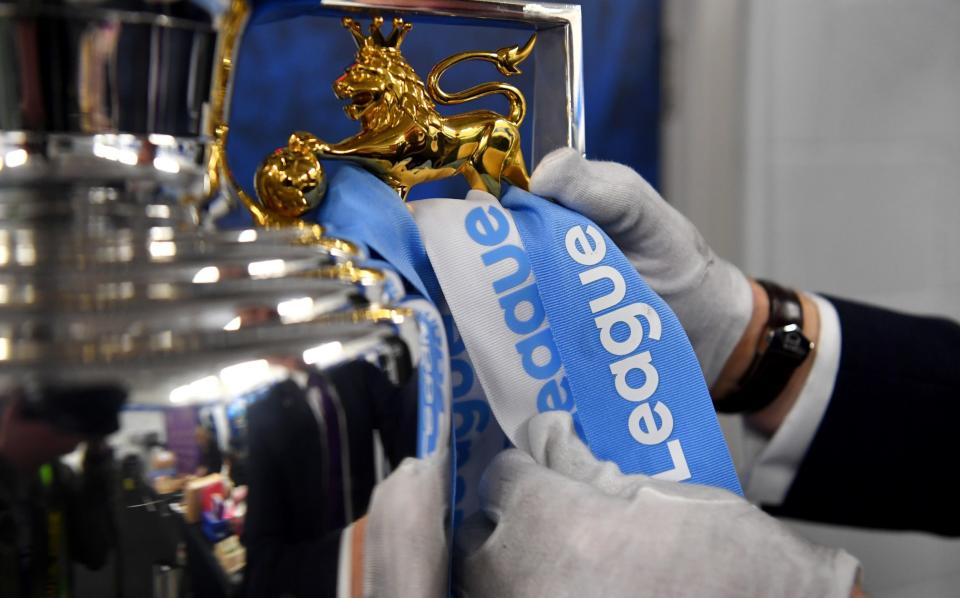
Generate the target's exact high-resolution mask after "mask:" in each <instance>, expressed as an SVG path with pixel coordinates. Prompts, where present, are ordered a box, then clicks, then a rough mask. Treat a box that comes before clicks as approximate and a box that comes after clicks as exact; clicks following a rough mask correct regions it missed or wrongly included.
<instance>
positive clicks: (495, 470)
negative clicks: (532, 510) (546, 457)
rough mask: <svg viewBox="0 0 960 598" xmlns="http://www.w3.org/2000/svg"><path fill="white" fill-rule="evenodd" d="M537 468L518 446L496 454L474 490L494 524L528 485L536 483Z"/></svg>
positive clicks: (519, 497) (538, 476)
mask: <svg viewBox="0 0 960 598" xmlns="http://www.w3.org/2000/svg"><path fill="white" fill-rule="evenodd" d="M541 473H542V471H541V468H540V467H539V466H538V465H537V464H536V463H535V462H534V460H533V458H532V457H530V455H528V454H526V453H524V452H523V451H521V450H519V449H508V450H505V451H503V452H502V453H500V454H499V455H497V456H496V457H495V458H494V459H493V461H491V462H490V465H488V466H487V469H486V471H484V472H483V476H482V477H481V478H480V486H479V488H478V489H477V492H478V494H479V497H480V508H481V509H482V510H483V511H484V513H486V515H487V517H488V518H489V519H490V520H491V521H493V522H494V523H497V522H499V521H500V519H501V517H502V515H503V513H505V512H507V511H508V510H509V509H510V507H511V506H512V505H514V504H515V503H516V502H517V501H518V500H519V499H521V498H522V497H523V495H524V494H525V490H526V488H527V487H528V486H531V485H532V486H536V484H537V480H539V479H540V477H541Z"/></svg>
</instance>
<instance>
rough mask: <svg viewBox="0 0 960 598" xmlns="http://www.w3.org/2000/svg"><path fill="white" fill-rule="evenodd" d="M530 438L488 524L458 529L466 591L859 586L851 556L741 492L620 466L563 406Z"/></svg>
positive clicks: (487, 510)
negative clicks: (592, 446)
mask: <svg viewBox="0 0 960 598" xmlns="http://www.w3.org/2000/svg"><path fill="white" fill-rule="evenodd" d="M529 438H530V442H531V446H532V452H533V457H532V458H531V457H530V456H528V455H526V454H524V453H522V452H520V451H519V450H515V449H514V450H509V451H506V452H504V453H501V454H500V455H499V456H498V457H497V458H496V459H495V460H494V461H493V463H492V464H491V465H490V467H489V469H488V470H487V473H486V475H485V478H484V481H483V483H482V486H481V503H482V508H483V512H484V514H485V515H486V518H487V519H486V525H484V524H483V522H478V521H477V520H474V521H472V522H471V524H470V525H468V526H465V527H464V528H463V530H462V532H461V533H460V534H459V536H458V547H459V548H460V550H461V551H462V552H461V554H460V555H459V558H458V560H457V561H456V567H455V584H456V589H457V591H458V592H459V595H461V596H466V597H468V598H485V597H488V596H490V597H493V596H496V597H498V598H509V597H511V596H517V597H520V596H523V597H531V596H551V597H564V596H571V597H573V596H576V597H581V596H605V597H610V598H618V597H627V596H630V597H633V596H657V597H665V598H670V597H679V596H717V597H725V596H730V597H734V596H736V597H738V598H739V597H750V596H757V597H760V596H764V597H766V596H779V597H784V598H791V597H797V598H799V597H807V596H819V597H835V598H847V597H848V596H850V595H851V589H852V587H853V585H854V581H855V577H856V574H857V570H858V564H857V561H856V560H855V559H854V558H853V557H852V556H850V555H849V554H847V553H846V552H843V551H842V550H835V549H829V548H824V547H819V546H815V545H813V544H811V543H809V542H807V541H805V540H803V539H801V538H799V537H797V536H796V535H794V534H793V533H792V532H791V531H790V530H789V529H787V528H786V527H784V526H783V525H782V524H780V523H779V522H777V521H776V520H775V519H773V518H772V517H770V516H768V515H767V514H765V513H764V512H762V511H761V510H759V509H757V508H756V507H754V506H753V505H751V504H749V503H747V502H746V501H744V500H743V499H741V498H740V497H738V496H736V495H734V494H731V493H729V492H727V491H725V490H720V489H716V488H710V487H707V486H697V485H683V484H677V483H673V482H665V481H661V480H654V479H652V478H649V477H647V476H641V475H631V476H625V475H622V474H620V473H619V471H618V470H617V468H616V466H615V465H613V464H612V463H601V462H599V461H597V460H596V459H595V458H594V457H593V456H592V455H591V454H590V451H589V449H587V448H586V446H584V445H583V443H582V442H580V440H579V438H577V436H576V433H575V432H574V431H573V425H572V420H571V418H570V416H569V414H567V413H565V412H559V411H554V412H547V413H543V414H540V415H538V416H535V417H534V418H533V419H532V420H531V421H530V423H529ZM478 517H483V515H478ZM484 527H486V533H484ZM491 527H492V528H493V529H492V532H491V529H490V528H491Z"/></svg>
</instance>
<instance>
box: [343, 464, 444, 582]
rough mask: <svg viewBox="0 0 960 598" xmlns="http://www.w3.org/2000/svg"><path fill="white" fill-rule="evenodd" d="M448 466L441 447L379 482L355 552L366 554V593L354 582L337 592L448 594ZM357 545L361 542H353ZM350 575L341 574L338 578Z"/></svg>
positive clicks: (364, 565)
mask: <svg viewBox="0 0 960 598" xmlns="http://www.w3.org/2000/svg"><path fill="white" fill-rule="evenodd" d="M449 472H450V463H449V456H448V455H447V454H446V453H445V452H444V451H440V452H438V453H435V454H433V455H431V456H430V457H428V458H426V459H413V458H408V459H404V460H403V462H402V463H401V464H400V466H399V467H398V468H397V469H395V470H394V471H393V472H392V473H391V474H390V475H389V476H388V477H387V478H386V479H385V480H383V481H382V482H380V483H379V484H377V486H376V487H375V488H374V490H373V497H372V498H371V500H370V508H369V510H368V511H367V515H366V517H365V527H366V530H365V532H364V537H363V540H362V548H361V550H359V551H357V552H355V553H354V554H355V555H358V556H359V554H358V553H360V554H362V557H361V558H362V561H363V564H362V567H363V575H362V577H363V583H362V585H363V591H362V594H361V593H360V592H359V591H358V590H359V588H351V591H350V592H347V593H341V592H338V594H339V595H350V596H361V595H362V596H364V597H365V598H366V597H376V598H391V597H397V598H406V597H408V596H418V597H420V596H422V597H423V598H443V597H444V596H446V595H447V587H448V576H449V562H450V560H449V556H448V555H449V542H448V539H447V520H448V517H449V509H450V505H449V500H448V497H449V495H450V474H449ZM354 525H356V524H354ZM351 531H352V530H349V529H348V530H346V531H345V532H344V533H345V534H346V533H350V532H351ZM355 542H356V540H355ZM357 548H360V547H357V546H354V549H357ZM357 564H359V563H357ZM348 581H349V580H345V579H339V580H338V583H339V584H343V583H344V582H348Z"/></svg>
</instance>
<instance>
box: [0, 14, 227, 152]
mask: <svg viewBox="0 0 960 598" xmlns="http://www.w3.org/2000/svg"><path fill="white" fill-rule="evenodd" d="M213 23H214V17H213V16H211V15H210V14H209V13H207V11H206V10H204V9H203V8H201V7H200V5H197V4H194V3H192V2H188V1H185V0H173V1H171V2H146V1H143V2H96V3H80V2H65V3H54V2H17V3H2V4H0V130H6V131H34V132H45V133H83V134H93V133H116V132H121V131H122V132H124V133H129V134H165V135H174V136H197V135H199V134H200V133H201V130H202V129H201V124H202V120H203V117H204V115H203V105H204V103H205V102H206V100H207V98H208V97H209V93H210V76H211V69H212V66H213V53H214V42H215V30H214V27H213Z"/></svg>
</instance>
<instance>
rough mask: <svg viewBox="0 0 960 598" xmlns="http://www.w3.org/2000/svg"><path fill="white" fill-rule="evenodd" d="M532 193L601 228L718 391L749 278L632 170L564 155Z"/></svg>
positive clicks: (549, 165)
mask: <svg viewBox="0 0 960 598" xmlns="http://www.w3.org/2000/svg"><path fill="white" fill-rule="evenodd" d="M530 190H531V191H532V192H533V193H535V194H537V195H540V196H542V197H547V198H551V199H555V200H557V201H558V202H559V203H560V204H562V205H564V206H566V207H568V208H570V209H572V210H574V211H576V212H579V213H581V214H583V215H584V216H586V217H587V218H590V219H591V220H593V221H594V222H596V223H597V224H598V225H600V227H601V228H603V230H604V232H606V233H607V235H609V236H610V238H611V239H612V240H613V242H614V243H616V244H617V246H618V247H619V248H620V249H621V250H622V251H623V253H624V255H626V257H627V259H629V260H630V261H631V262H632V263H633V265H634V267H635V268H636V269H637V271H638V272H639V273H640V275H641V276H642V277H643V278H644V279H645V280H646V281H647V283H648V284H649V285H650V287H651V288H653V290H654V291H656V292H657V293H658V294H659V295H660V296H661V297H663V299H664V300H665V301H666V302H667V304H668V305H669V306H670V308H671V309H673V311H674V313H676V314H677V317H678V318H679V319H680V323H681V324H682V325H683V327H684V329H685V330H686V332H687V335H688V336H689V338H690V343H691V344H692V345H693V349H694V351H695V352H696V354H697V359H698V360H699V361H700V367H702V368H703V373H704V377H705V378H706V381H707V384H708V385H709V386H712V385H713V384H714V382H716V380H717V377H718V375H719V374H720V371H721V369H722V368H723V365H724V364H725V363H726V361H727V358H728V357H729V356H730V354H731V352H732V351H733V349H734V347H735V346H736V344H737V342H738V341H739V340H740V337H741V336H742V335H743V332H744V329H745V328H746V326H747V323H748V322H749V320H750V316H751V313H752V309H753V297H752V291H751V289H750V284H749V282H748V281H747V279H746V277H744V275H743V274H742V273H741V272H740V271H739V270H738V269H737V268H736V267H735V266H733V265H732V264H730V263H729V262H726V261H724V260H722V259H720V258H718V257H717V256H716V254H714V253H713V250H711V249H710V247H709V246H708V245H707V243H706V242H705V241H704V239H703V237H702V236H701V235H700V233H699V231H697V229H696V227H694V226H693V224H691V223H690V221H689V220H687V219H686V218H685V217H684V216H683V215H682V214H680V212H677V211H676V210H675V209H673V208H672V207H671V206H670V205H669V204H667V203H666V202H665V201H664V200H663V198H661V197H660V195H659V194H658V193H657V192H656V190H655V189H654V188H653V187H651V186H650V184H649V183H647V182H646V181H645V180H644V179H643V177H641V176H640V175H639V174H637V173H636V172H634V171H633V170H632V169H630V168H629V167H627V166H623V165H622V164H617V163H614V162H596V161H590V160H587V159H585V158H583V157H582V156H580V154H579V153H578V152H576V151H575V150H573V149H570V148H565V149H559V150H556V151H554V152H552V153H550V154H548V155H547V156H546V157H545V158H544V159H543V161H541V162H540V165H539V166H537V169H536V170H534V171H533V176H532V178H531V180H530Z"/></svg>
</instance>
